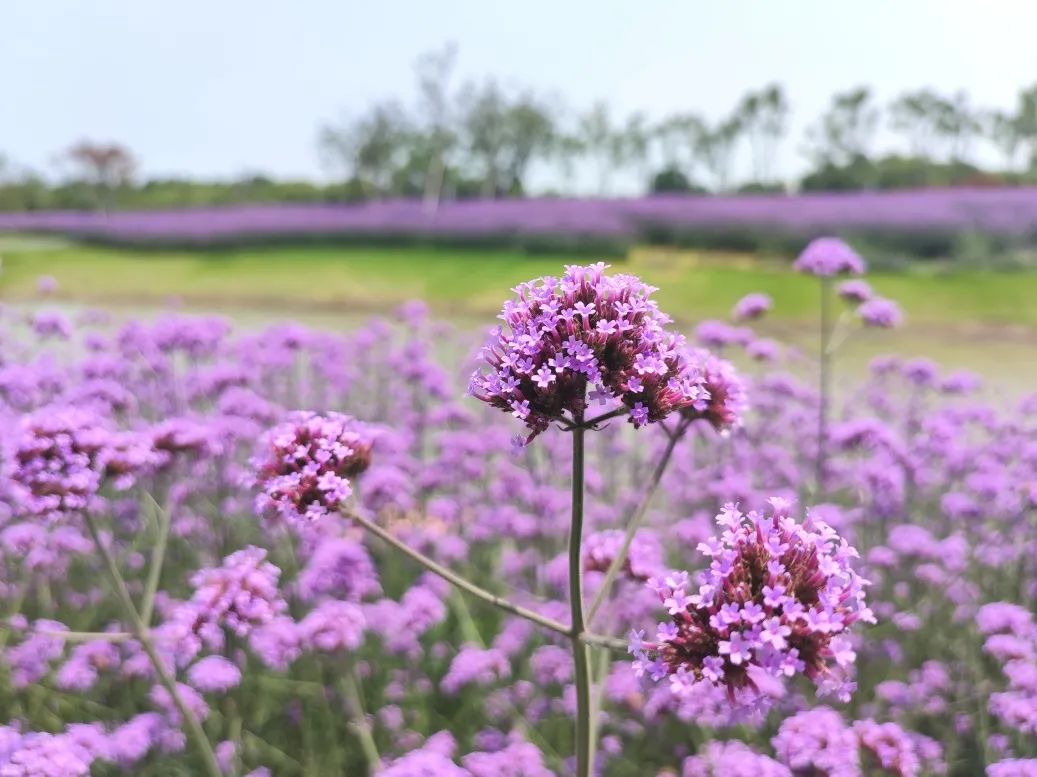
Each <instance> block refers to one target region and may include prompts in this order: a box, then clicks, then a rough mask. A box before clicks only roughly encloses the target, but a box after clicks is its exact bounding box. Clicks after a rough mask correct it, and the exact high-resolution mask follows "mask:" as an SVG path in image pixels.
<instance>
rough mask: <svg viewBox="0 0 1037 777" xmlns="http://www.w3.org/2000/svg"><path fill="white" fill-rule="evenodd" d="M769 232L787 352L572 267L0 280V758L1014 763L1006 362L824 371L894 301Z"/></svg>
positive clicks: (827, 244) (1014, 474) (75, 229)
mask: <svg viewBox="0 0 1037 777" xmlns="http://www.w3.org/2000/svg"><path fill="white" fill-rule="evenodd" d="M853 196H854V197H865V198H866V197H870V196H872V195H853ZM875 196H876V197H877V196H878V195H875ZM933 196H934V197H937V196H939V197H944V196H949V195H944V194H939V195H933ZM976 196H977V197H978V196H979V195H978V194H977V195H976ZM984 196H986V195H984ZM994 196H995V195H994V194H991V195H990V197H992V198H993V197H994ZM996 196H997V197H1009V196H1011V197H1016V196H1019V197H1021V196H1022V195H1021V194H1019V193H1011V194H1007V193H1001V194H997V195H996ZM1027 196H1030V197H1032V196H1033V195H1032V194H1029V195H1027ZM1035 202H1037V200H1035ZM1002 204H1003V203H1002ZM534 205H535V203H500V204H499V206H500V207H501V208H503V209H507V208H518V207H519V206H521V207H532V206H534ZM600 205H601V206H602V207H606V206H607V207H610V208H611V207H616V208H619V209H627V210H624V211H623V212H625V213H631V212H634V210H636V206H635V204H634V203H629V202H628V203H625V204H612V203H600ZM372 207H375V206H372ZM377 207H385V208H390V207H395V206H392V205H391V204H388V203H387V204H385V205H384V206H377ZM451 207H458V208H460V207H462V206H461V205H457V206H451ZM473 207H474V206H473ZM588 207H589V206H588ZM689 207H690V206H689ZM927 207H928V206H927ZM931 207H932V210H931V211H928V212H930V213H932V214H933V216H932V218H933V224H936V223H937V222H939V223H950V221H946V222H944V221H941V219H949V220H951V221H953V220H954V219H955V218H956V219H957V222H955V223H958V224H960V223H962V219H969V218H981V217H980V216H977V215H976V214H977V211H969V210H968V209H967V208H966V209H964V210H955V207H954V206H952V205H950V204H948V203H946V202H943V204H941V205H939V206H937V205H932V206H931ZM284 212H287V210H285V211H284ZM309 212H314V211H313V210H312V209H310V211H309ZM337 212H338V211H336V210H335V209H330V208H329V209H328V210H327V213H329V214H330V213H337ZM502 212H503V211H502ZM617 212H618V211H617ZM659 212H661V211H659ZM817 212H818V213H820V211H817ZM847 212H857V213H860V212H861V211H856V210H855V209H852V208H851V209H850V210H849V211H847ZM984 212H985V213H986V216H983V217H982V218H991V219H1001V220H1002V221H1001V222H999V223H1002V224H1003V227H1004V229H1005V230H1009V231H1013V233H1014V234H1022V232H1023V231H1025V230H1028V229H1029V227H1028V226H1026V225H1025V223H1026V218H1025V217H1024V216H1023V215H1020V214H1021V213H1022V210H1019V211H1012V212H1011V213H1014V214H1015V215H1011V213H1009V212H1007V211H1005V210H1004V209H1003V208H1002V207H1001V206H998V207H995V208H993V209H992V210H990V211H984ZM229 213H231V212H226V213H223V214H216V215H214V216H213V217H212V218H213V219H214V221H204V224H203V226H195V227H190V228H189V230H188V231H189V234H190V235H192V236H202V237H204V238H205V239H206V240H208V239H209V238H210V237H211V236H212V235H213V234H214V230H215V232H220V234H230V233H233V231H234V230H233V229H231V228H230V227H228V226H227V225H228V224H229V223H230V222H229V221H226V219H229V218H230V216H229V215H228V214H229ZM300 213H301V211H300ZM544 213H545V216H544V218H550V219H561V220H565V219H568V218H569V216H568V215H566V214H567V213H569V211H567V210H566V209H564V208H563V209H561V210H560V211H558V212H555V213H553V214H551V213H548V211H546V210H545V211H544ZM828 213H829V214H830V213H831V212H828ZM890 213H892V211H891V212H890ZM954 213H957V214H958V215H957V216H954V215H953V214H954ZM964 213H968V214H969V215H968V216H967V217H966V216H964V215H961V214H964ZM829 217H830V216H825V217H824V218H822V216H818V217H817V220H812V219H806V221H802V222H797V226H796V229H802V230H803V231H804V232H805V231H816V229H815V227H816V226H817V224H818V223H822V222H823V223H824V224H825V226H831V222H828V221H825V218H829ZM859 217H860V218H863V216H859ZM17 218H33V217H31V216H25V217H14V216H2V217H0V219H4V220H5V221H0V228H3V227H4V225H6V226H7V228H10V229H19V230H25V229H28V228H29V227H28V226H27V224H26V222H24V221H19V222H18V223H16V224H15V223H13V222H12V221H11V219H17ZM46 218H54V219H55V220H53V221H50V222H45V219H46ZM61 218H64V219H70V220H66V221H61V220H60V219H58V217H56V216H55V217H50V216H42V215H41V216H40V217H39V219H38V221H37V222H36V224H35V226H36V227H38V228H40V229H53V230H55V231H59V232H69V233H76V234H83V233H84V232H87V231H89V230H91V229H98V230H115V231H116V232H118V233H119V234H120V235H134V236H140V235H148V236H154V235H158V234H159V233H160V232H161V229H165V228H167V227H168V225H169V224H171V223H172V222H173V221H176V220H177V219H179V218H181V217H180V216H172V215H170V216H168V217H166V216H162V217H158V216H156V217H155V220H154V221H147V220H144V219H143V217H141V220H138V221H131V220H132V219H133V218H136V217H135V216H132V214H117V215H113V216H112V217H111V218H110V220H107V221H106V220H102V219H101V217H97V216H63V217H61ZM444 218H445V217H444ZM581 218H582V217H581ZM588 218H589V219H591V218H592V217H590V216H588ZM593 218H594V219H596V218H599V216H593ZM681 218H683V216H682V217H681ZM804 218H806V217H804ZM884 218H885V217H884ZM888 218H893V216H889V217H888ZM74 219H81V220H80V221H76V222H75V224H73V221H72V220H74ZM170 219H171V220H172V221H171V220H170ZM221 219H223V220H222V221H221ZM300 219H301V220H300V221H298V222H293V223H299V224H304V223H306V224H308V223H312V222H307V221H306V220H305V219H303V218H302V217H301V216H300ZM525 219H526V217H525V216H523V217H522V219H520V221H522V223H523V224H526V225H528V224H529V223H531V222H530V221H528V220H525ZM620 221H622V220H620ZM908 221H910V220H908ZM192 223H194V224H202V223H203V222H192ZM256 223H260V222H258V221H257V222H256ZM264 223H266V222H264ZM329 223H330V222H329ZM538 223H540V222H538ZM557 223H559V222H557V221H551V222H550V224H551V225H552V228H553V226H555V225H557ZM566 223H567V224H568V222H566ZM581 223H590V222H581ZM601 223H602V224H604V223H605V222H604V221H602V222H601ZM616 223H619V222H609V224H612V226H608V225H606V226H605V227H602V229H605V228H606V227H607V228H608V229H613V228H614V229H617V230H619V231H621V232H622V231H623V230H625V229H627V227H626V226H624V225H623V224H620V226H615V224H616ZM623 223H625V222H623ZM890 223H891V222H890ZM905 223H906V222H905ZM91 224H92V225H93V226H90V225H91ZM156 224H158V225H160V226H161V225H163V224H164V225H165V226H161V228H159V227H155V226H154V225H156ZM914 224H915V222H911V225H909V228H913V225H914ZM76 225H78V226H76ZM149 225H152V226H149ZM509 228H510V227H509ZM154 229H158V230H159V231H158V232H156V231H152V230H154ZM185 229H188V228H186V227H185ZM320 229H324V225H323V223H322V226H321V227H320ZM221 230H229V232H227V231H221ZM183 234H186V233H181V236H183ZM796 270H797V271H798V272H800V273H801V274H802V275H803V277H804V280H805V281H809V283H811V284H812V286H811V288H812V290H813V291H819V292H820V293H818V294H817V295H816V298H817V299H818V300H819V301H820V305H819V307H818V310H817V311H816V313H817V315H816V318H817V324H818V330H817V332H818V336H817V342H816V343H815V346H814V350H813V351H812V352H810V351H806V352H804V350H803V349H801V348H795V349H794V348H791V347H788V346H787V344H784V343H781V342H777V341H775V340H773V339H768V338H766V337H763V336H761V335H760V334H758V333H757V331H755V329H754V328H755V327H758V322H760V321H765V320H766V317H767V316H769V315H772V314H774V313H776V312H778V311H775V310H774V308H775V301H774V299H772V298H771V297H770V296H768V295H767V294H762V293H760V294H751V295H749V296H746V297H743V298H742V299H741V300H737V299H731V300H730V303H729V305H730V308H731V314H730V315H729V316H728V317H727V319H726V320H719V319H714V320H706V321H700V322H697V323H696V324H695V325H694V326H693V327H692V328H690V329H689V331H687V332H683V333H682V332H681V331H679V328H678V327H677V326H676V325H675V324H674V323H673V321H672V320H671V319H670V317H669V316H668V315H666V313H667V312H669V311H666V310H665V308H664V307H663V306H661V305H660V304H658V303H657V302H656V299H657V295H656V294H655V291H656V290H654V289H652V288H651V287H649V286H646V285H645V284H643V283H642V282H641V281H640V280H639V279H638V278H636V277H634V276H632V275H629V274H624V273H622V272H618V271H616V270H615V268H607V267H605V266H604V265H601V264H596V265H588V266H570V267H561V266H559V267H558V268H556V270H555V271H554V272H553V274H552V275H551V276H550V277H545V278H541V279H538V280H531V281H530V282H528V283H524V284H521V285H520V286H518V287H516V289H515V290H514V291H513V292H512V293H511V294H508V293H507V292H505V293H502V295H501V299H500V304H501V305H502V306H503V307H502V309H501V313H500V316H499V319H498V320H497V321H491V320H489V319H487V320H486V322H485V324H486V327H485V328H486V329H489V327H490V326H491V325H496V326H495V328H494V329H493V330H492V331H490V333H489V335H488V336H487V337H485V338H483V337H481V336H478V335H475V336H473V335H472V333H470V332H467V331H465V330H460V329H455V328H453V327H452V326H450V325H448V324H445V323H442V322H439V321H437V320H436V319H435V318H433V317H432V316H431V315H430V314H429V312H428V310H427V308H426V307H425V305H424V304H423V303H421V302H411V303H408V304H406V305H404V306H402V307H400V308H399V309H398V310H397V311H395V313H394V314H392V315H391V316H388V317H385V318H378V319H372V320H370V321H368V322H367V323H365V324H363V325H362V326H359V327H358V328H355V329H353V330H351V331H348V332H335V333H331V332H327V331H322V330H318V329H311V328H307V327H304V326H302V325H299V324H296V323H279V324H275V325H270V326H267V327H265V328H264V329H262V330H256V331H253V330H248V329H237V328H235V327H234V326H233V325H232V323H231V322H230V321H229V320H227V319H223V318H218V317H197V316H188V315H173V314H165V315H161V316H159V317H151V318H147V317H142V318H137V319H133V320H129V321H125V322H116V321H114V320H112V319H111V318H109V316H108V314H106V313H105V312H104V311H101V310H86V311H83V312H79V313H76V314H75V315H68V314H67V313H66V312H65V311H63V310H61V309H59V308H57V307H54V308H53V309H50V308H48V307H46V306H43V307H41V308H39V309H34V310H33V311H32V312H31V313H25V312H24V311H23V310H21V309H16V308H13V307H10V308H0V552H2V554H3V557H2V566H0V569H2V573H3V574H2V576H0V594H2V602H0V605H2V607H3V609H4V617H3V621H2V630H0V643H2V646H0V699H2V708H3V710H4V717H3V719H2V720H0V723H3V724H4V725H2V726H0V777H6V776H7V775H47V776H50V775H87V774H94V775H113V776H114V775H124V774H125V775H131V774H132V775H144V776H145V777H147V776H149V775H151V776H156V777H157V776H158V775H195V774H202V775H208V776H209V777H215V776H216V775H240V776H243V775H250V776H251V777H261V776H262V775H365V774H372V775H373V774H381V775H388V776H389V777H393V776H395V777H419V776H421V775H446V777H451V776H453V775H457V776H460V777H495V776H496V775H504V776H506V777H542V776H549V775H577V777H588V776H589V775H591V774H601V775H610V776H611V775H615V776H616V777H640V776H641V775H670V776H671V777H676V776H680V777H727V776H729V775H730V776H732V777H741V776H742V775H753V777H757V776H759V775H779V776H781V777H854V776H858V775H859V776H861V777H871V776H872V775H875V776H890V777H916V776H917V777H923V776H925V775H954V776H959V775H960V776H961V777H967V776H969V775H983V774H987V775H990V777H1027V776H1029V775H1037V622H1035V615H1034V612H1035V607H1037V394H1033V395H1030V396H1026V397H1024V398H1023V399H1022V400H1021V401H1018V402H1013V404H1011V405H1008V404H998V405H990V404H988V403H987V401H986V400H985V399H984V397H985V394H983V392H982V391H981V388H982V379H981V377H980V376H977V375H975V374H972V373H967V372H961V371H951V370H945V369H942V368H941V367H940V366H939V365H937V364H935V363H933V362H931V361H929V360H927V359H908V360H903V359H897V358H893V357H889V358H880V359H877V360H875V361H874V362H873V363H872V365H871V367H870V370H869V373H868V377H867V379H866V380H864V381H860V382H855V383H852V384H848V383H847V380H848V378H847V377H846V376H845V375H843V374H842V373H840V371H839V370H840V363H839V361H838V359H837V358H836V356H837V355H838V353H839V352H840V349H841V348H843V347H844V345H845V344H846V342H847V341H848V340H850V339H851V338H854V337H856V336H857V335H858V332H859V330H861V329H862V328H865V327H867V328H870V329H872V330H876V331H874V332H872V336H875V335H877V334H881V335H882V336H887V337H890V338H894V337H896V336H897V335H896V334H895V333H893V332H890V331H879V330H892V329H895V328H896V327H897V326H899V324H900V323H901V320H902V316H903V313H902V311H901V309H900V307H899V305H898V304H897V303H896V302H895V301H893V300H890V299H886V298H884V297H882V296H881V295H879V294H878V293H877V292H876V291H875V290H874V289H873V288H872V287H871V285H869V283H868V282H867V280H866V276H864V275H863V274H864V271H865V266H864V263H863V261H862V259H861V258H860V257H859V256H858V255H857V254H856V253H854V252H853V251H852V250H851V249H850V248H849V247H848V246H847V245H845V244H844V243H842V242H841V241H839V240H835V239H821V240H817V241H815V242H814V243H812V244H810V245H809V246H808V248H807V249H806V250H805V251H804V252H803V253H802V254H801V255H800V258H799V259H798V261H797V263H796ZM815 285H816V287H817V288H816V289H815V288H814V286H815ZM53 286H54V281H53V280H52V279H47V278H44V279H41V280H40V284H39V289H40V292H41V293H42V294H48V293H52V292H53V291H54V289H53ZM663 291H664V292H665V290H663ZM672 312H674V313H676V311H672ZM905 312H906V313H907V314H908V315H910V310H907V311H905ZM681 313H682V314H683V315H684V316H686V315H687V312H686V311H681ZM734 365H738V366H737V367H736V366H734ZM835 397H839V398H840V399H839V401H836V400H835Z"/></svg>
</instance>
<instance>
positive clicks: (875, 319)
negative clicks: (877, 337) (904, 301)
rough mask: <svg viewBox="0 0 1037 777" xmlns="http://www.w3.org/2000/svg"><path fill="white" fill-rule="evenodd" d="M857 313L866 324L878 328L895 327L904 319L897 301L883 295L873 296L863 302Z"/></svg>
mask: <svg viewBox="0 0 1037 777" xmlns="http://www.w3.org/2000/svg"><path fill="white" fill-rule="evenodd" d="M857 315H859V316H860V317H861V321H863V322H864V325H865V326H871V327H875V328H878V329H893V328H895V327H898V326H900V324H901V323H902V322H903V320H904V315H903V313H901V312H900V307H899V306H898V305H897V303H895V302H893V300H889V299H884V298H883V297H873V298H872V299H870V300H868V301H867V302H865V303H864V304H862V305H861V306H860V307H859V308H857Z"/></svg>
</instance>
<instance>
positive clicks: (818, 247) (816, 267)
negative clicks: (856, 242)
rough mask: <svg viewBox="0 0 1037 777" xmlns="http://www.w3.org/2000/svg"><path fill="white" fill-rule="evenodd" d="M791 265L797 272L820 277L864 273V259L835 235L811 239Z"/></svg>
mask: <svg viewBox="0 0 1037 777" xmlns="http://www.w3.org/2000/svg"><path fill="white" fill-rule="evenodd" d="M792 266H793V269H795V270H798V271H799V272H802V273H808V274H810V275H818V276H822V277H827V276H831V275H843V274H851V275H862V274H863V273H864V260H863V259H861V258H860V256H858V255H857V253H856V252H855V251H854V250H853V249H852V248H850V247H849V246H848V245H846V243H844V242H843V241H842V240H840V239H839V238H837V237H819V238H816V239H814V240H812V241H811V242H810V243H809V245H807V247H806V248H804V249H803V253H801V254H800V255H799V258H798V259H796V262H795V264H793V265H792Z"/></svg>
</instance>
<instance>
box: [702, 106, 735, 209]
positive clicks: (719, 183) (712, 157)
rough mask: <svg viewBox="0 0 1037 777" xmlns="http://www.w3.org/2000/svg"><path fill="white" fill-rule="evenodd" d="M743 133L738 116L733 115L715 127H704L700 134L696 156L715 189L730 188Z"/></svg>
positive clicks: (720, 190)
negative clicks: (737, 147)
mask: <svg viewBox="0 0 1037 777" xmlns="http://www.w3.org/2000/svg"><path fill="white" fill-rule="evenodd" d="M741 135H742V124H741V122H740V121H739V119H738V117H737V116H732V117H730V118H728V119H725V120H723V121H721V122H720V123H719V124H717V125H716V126H715V127H713V128H705V129H703V131H702V132H701V133H700V134H699V136H698V140H697V142H696V144H695V157H696V159H697V160H698V161H699V163H700V164H701V165H702V167H703V168H704V169H705V170H706V172H707V173H708V174H709V176H710V178H711V180H712V183H713V189H714V191H718V192H724V191H727V190H728V188H729V185H730V180H731V166H732V163H733V161H734V152H735V148H736V146H737V145H738V140H739V138H740V137H741Z"/></svg>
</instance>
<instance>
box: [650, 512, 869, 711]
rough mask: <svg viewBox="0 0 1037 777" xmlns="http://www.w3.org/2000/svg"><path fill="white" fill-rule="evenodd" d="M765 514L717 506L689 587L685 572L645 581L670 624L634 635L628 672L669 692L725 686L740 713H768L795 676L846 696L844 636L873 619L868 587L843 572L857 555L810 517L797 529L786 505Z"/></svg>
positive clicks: (848, 659)
mask: <svg viewBox="0 0 1037 777" xmlns="http://www.w3.org/2000/svg"><path fill="white" fill-rule="evenodd" d="M771 508H772V509H771V515H770V516H769V517H765V516H763V515H760V514H758V513H756V512H751V513H749V514H748V515H743V514H742V513H741V512H740V511H739V510H738V509H737V508H736V507H735V506H734V505H731V504H729V505H727V506H725V508H724V510H723V511H722V512H721V513H720V515H718V516H717V519H716V521H717V525H718V526H720V527H721V528H722V529H723V533H722V534H721V536H720V538H719V539H717V538H713V539H710V540H709V541H708V542H703V543H700V544H699V550H700V551H701V552H702V553H704V554H705V555H707V556H709V557H710V558H711V559H712V561H711V562H710V565H709V568H708V569H706V570H705V571H704V572H702V573H701V574H700V575H699V576H698V588H697V590H694V591H689V582H688V575H687V573H672V574H670V575H668V576H667V577H665V578H664V579H663V580H658V579H657V580H652V581H649V585H650V586H651V587H652V588H654V590H655V591H656V592H657V593H658V595H659V597H660V599H661V600H662V602H663V604H664V605H665V606H666V608H667V609H668V610H669V613H670V615H671V618H672V619H671V620H670V621H669V622H666V623H662V624H660V625H659V628H658V632H657V634H656V636H655V637H654V638H652V639H647V640H646V639H644V638H643V633H641V634H635V635H634V640H633V644H632V646H631V652H632V653H633V654H634V655H635V657H636V660H635V664H634V666H635V671H637V672H638V673H648V674H649V675H651V677H652V678H653V679H655V680H657V681H658V680H662V679H664V678H668V679H669V681H670V683H671V686H672V687H673V688H674V690H675V691H677V692H678V693H682V692H688V693H694V692H695V690H694V687H695V686H696V685H697V684H699V683H703V682H705V683H711V684H714V685H720V686H724V687H726V689H727V691H728V695H729V698H730V699H731V700H732V701H733V702H737V703H738V704H739V706H741V705H745V706H751V707H765V706H767V703H768V699H769V697H772V696H776V695H780V693H781V692H782V690H781V683H782V681H784V680H785V679H787V678H791V677H793V676H795V675H797V674H803V675H805V676H806V677H808V678H809V679H811V680H812V681H813V682H814V683H815V685H816V686H817V688H818V691H819V693H821V694H827V693H835V694H836V695H837V696H839V697H840V698H842V699H845V698H848V697H849V692H850V691H851V690H852V687H853V685H852V683H850V682H848V681H847V675H848V672H849V670H850V669H851V668H852V666H853V663H854V660H855V658H856V655H855V653H854V651H853V649H852V645H851V642H850V640H849V639H848V638H847V633H848V631H849V628H850V627H851V626H852V625H853V624H854V623H856V622H857V621H859V620H863V621H865V622H874V617H873V616H872V614H871V611H870V610H869V609H868V608H867V607H866V606H865V601H864V586H865V585H866V584H867V583H866V581H865V580H863V579H862V578H861V577H860V576H859V575H858V574H857V573H856V572H854V570H853V569H851V567H850V561H851V559H853V558H856V557H857V552H856V550H854V549H853V548H852V547H850V546H849V545H848V544H847V543H846V541H845V540H843V539H841V538H840V537H839V536H838V535H837V534H836V532H835V530H834V529H832V528H831V527H830V526H828V525H827V524H825V523H824V522H823V521H820V520H818V519H817V518H815V517H813V516H811V515H810V514H808V516H807V518H806V521H805V522H804V523H802V524H800V523H797V522H796V521H795V520H794V519H793V518H792V517H791V516H790V515H789V503H788V502H787V501H786V500H784V499H779V498H772V499H771Z"/></svg>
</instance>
